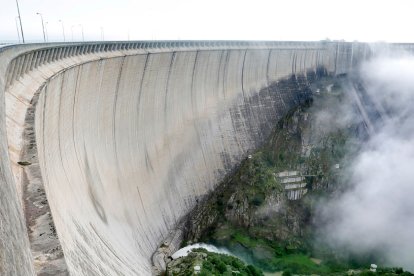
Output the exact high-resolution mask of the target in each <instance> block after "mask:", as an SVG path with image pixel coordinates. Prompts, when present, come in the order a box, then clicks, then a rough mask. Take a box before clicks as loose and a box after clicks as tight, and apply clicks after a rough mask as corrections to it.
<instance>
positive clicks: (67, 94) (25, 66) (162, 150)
mask: <svg viewBox="0 0 414 276" xmlns="http://www.w3.org/2000/svg"><path fill="white" fill-rule="evenodd" d="M404 47H405V46H404ZM410 47H411V46H410ZM367 55H369V51H368V47H367V45H365V44H355V43H341V42H250V43H248V42H243V41H239V42H237V41H236V42H235V41H233V42H223V41H198V42H191V41H180V42H171V41H161V42H117V43H83V44H37V45H25V46H12V47H5V48H2V49H0V92H1V93H2V94H1V96H0V101H1V102H0V104H1V105H0V108H1V112H0V135H1V138H2V139H1V144H0V154H1V162H0V182H1V185H0V274H1V275H33V274H34V273H35V267H36V265H39V262H40V261H38V259H36V254H37V253H34V252H33V248H34V247H35V246H36V245H35V242H34V240H35V237H34V233H36V231H35V230H34V228H33V229H32V227H31V224H30V223H28V219H27V217H30V216H32V215H33V213H35V212H34V211H31V210H32V209H30V208H29V207H28V206H29V205H30V204H29V203H27V200H29V199H28V198H29V197H28V196H26V195H27V192H28V188H27V187H30V185H35V184H36V183H37V184H38V185H42V186H44V189H45V192H46V196H47V201H48V208H49V207H50V210H51V214H52V216H53V221H54V224H55V226H56V232H57V235H58V237H59V242H60V244H61V246H62V249H63V252H64V256H65V257H64V260H65V261H66V265H67V269H68V271H69V272H70V274H71V275H149V274H151V266H152V264H151V257H152V255H153V253H154V252H155V250H156V249H157V248H158V247H159V246H160V244H161V243H162V242H163V241H164V240H165V239H166V238H167V237H168V235H169V233H171V231H173V230H174V228H175V227H176V226H177V224H178V223H179V222H180V221H181V220H182V219H183V217H184V216H185V215H186V214H187V213H188V212H189V211H190V210H191V209H192V208H193V207H194V206H195V204H196V203H197V202H198V201H199V200H200V199H202V198H203V196H204V195H206V194H207V193H208V192H209V191H212V190H213V189H214V188H215V186H216V185H217V184H218V183H219V182H220V181H221V180H222V179H223V178H224V177H225V176H226V175H227V174H228V173H229V172H231V171H232V169H234V167H235V166H237V164H238V163H239V162H240V161H241V160H242V159H243V158H244V157H246V155H247V154H248V153H249V152H251V151H253V150H254V149H256V148H257V147H258V146H259V145H260V143H261V142H263V141H264V140H265V139H266V137H267V136H268V135H269V134H270V132H271V130H272V128H273V126H274V124H275V123H276V122H277V121H278V119H280V118H281V117H282V116H283V115H284V114H286V112H287V111H288V110H289V109H291V108H292V107H294V106H295V105H297V104H298V103H299V102H301V101H302V100H304V99H306V98H307V97H308V96H309V91H308V89H307V85H308V84H309V83H311V82H312V81H313V80H315V78H317V77H318V75H320V74H342V73H346V72H348V71H349V70H350V69H351V68H352V67H353V66H355V64H357V63H358V61H359V60H361V59H364V58H366V56H367ZM40 172H41V173H40ZM37 184H36V185H37ZM39 208H43V207H42V206H40V207H39ZM39 210H40V209H39ZM36 212H37V211H36ZM39 212H40V211H39ZM40 217H41V216H40V215H39V216H37V217H36V223H38V224H39V223H40V224H41V220H40ZM29 237H30V239H29ZM31 248H32V249H31ZM33 257H35V259H36V261H33ZM36 270H37V269H36Z"/></svg>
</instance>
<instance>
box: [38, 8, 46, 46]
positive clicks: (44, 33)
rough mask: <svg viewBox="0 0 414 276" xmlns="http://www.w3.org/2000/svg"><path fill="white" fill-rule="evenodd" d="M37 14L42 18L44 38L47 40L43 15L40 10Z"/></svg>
mask: <svg viewBox="0 0 414 276" xmlns="http://www.w3.org/2000/svg"><path fill="white" fill-rule="evenodd" d="M36 14H37V15H40V19H41V20H42V30H43V40H44V41H45V42H46V34H45V24H44V23H43V16H42V14H41V13H40V12H38V13H36Z"/></svg>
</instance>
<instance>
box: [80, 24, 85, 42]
mask: <svg viewBox="0 0 414 276" xmlns="http://www.w3.org/2000/svg"><path fill="white" fill-rule="evenodd" d="M79 26H80V27H81V29H82V41H85V37H84V36H83V25H82V24H79Z"/></svg>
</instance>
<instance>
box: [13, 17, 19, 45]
mask: <svg viewBox="0 0 414 276" xmlns="http://www.w3.org/2000/svg"><path fill="white" fill-rule="evenodd" d="M18 18H19V17H18V16H16V18H15V19H14V22H16V30H17V37H18V38H19V43H20V31H19V23H18V22H17V19H18Z"/></svg>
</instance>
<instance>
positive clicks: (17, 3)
mask: <svg viewBox="0 0 414 276" xmlns="http://www.w3.org/2000/svg"><path fill="white" fill-rule="evenodd" d="M16 5H17V14H18V15H19V21H20V30H21V31H22V40H23V43H24V34H23V25H22V17H21V16H20V8H19V2H18V1H17V0H16Z"/></svg>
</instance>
